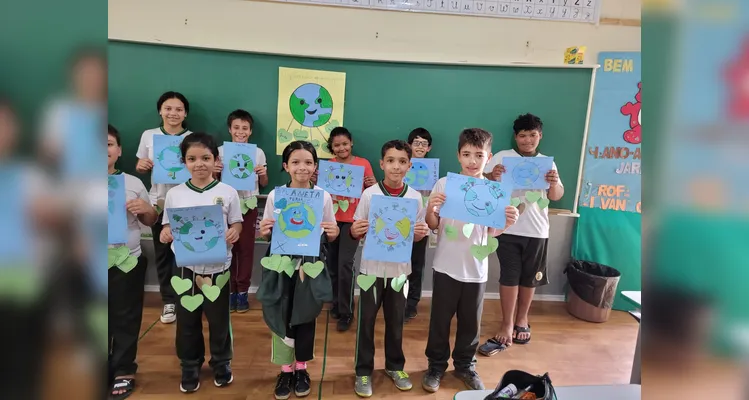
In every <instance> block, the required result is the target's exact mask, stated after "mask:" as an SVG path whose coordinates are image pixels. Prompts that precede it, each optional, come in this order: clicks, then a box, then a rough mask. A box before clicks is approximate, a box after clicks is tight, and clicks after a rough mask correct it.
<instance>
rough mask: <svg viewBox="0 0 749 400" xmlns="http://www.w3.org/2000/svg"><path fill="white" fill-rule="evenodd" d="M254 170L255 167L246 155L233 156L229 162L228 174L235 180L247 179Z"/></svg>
mask: <svg viewBox="0 0 749 400" xmlns="http://www.w3.org/2000/svg"><path fill="white" fill-rule="evenodd" d="M254 170H255V166H254V165H253V164H252V158H250V156H248V155H247V154H235V155H234V156H233V157H232V158H231V160H229V172H230V173H231V174H232V175H233V176H234V177H235V178H239V179H244V178H247V177H248V176H250V174H251V173H252V172H253V171H254Z"/></svg>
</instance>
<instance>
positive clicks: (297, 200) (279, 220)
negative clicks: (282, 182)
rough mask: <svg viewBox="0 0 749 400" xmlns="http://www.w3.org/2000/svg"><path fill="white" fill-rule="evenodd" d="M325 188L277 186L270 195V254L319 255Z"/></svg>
mask: <svg viewBox="0 0 749 400" xmlns="http://www.w3.org/2000/svg"><path fill="white" fill-rule="evenodd" d="M324 194H325V191H323V190H319V189H295V188H288V187H284V186H281V187H277V188H276V189H275V194H274V199H273V200H274V204H273V207H274V210H273V214H274V216H273V218H274V219H275V220H276V224H275V225H274V226H273V235H272V239H271V244H270V253H271V254H283V255H288V256H292V255H293V256H311V257H318V256H320V233H321V232H322V227H321V226H320V223H321V222H322V216H323V204H324Z"/></svg>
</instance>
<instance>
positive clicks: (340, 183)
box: [327, 168, 353, 192]
mask: <svg viewBox="0 0 749 400" xmlns="http://www.w3.org/2000/svg"><path fill="white" fill-rule="evenodd" d="M327 181H328V186H330V187H331V188H333V189H334V190H337V191H339V192H346V191H348V190H349V189H350V188H351V183H352V181H353V178H351V170H348V171H346V170H344V169H343V168H341V169H340V170H337V171H336V170H335V169H332V168H331V169H330V172H328V176H327Z"/></svg>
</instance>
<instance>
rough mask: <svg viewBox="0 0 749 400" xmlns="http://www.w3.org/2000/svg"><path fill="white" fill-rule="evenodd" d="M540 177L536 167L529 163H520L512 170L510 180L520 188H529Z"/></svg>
mask: <svg viewBox="0 0 749 400" xmlns="http://www.w3.org/2000/svg"><path fill="white" fill-rule="evenodd" d="M540 175H541V171H540V170H539V169H538V166H537V165H536V164H534V163H532V162H530V161H522V162H521V163H519V164H518V165H516V166H515V169H513V170H512V179H513V180H514V181H515V182H517V183H518V184H519V185H522V186H530V185H531V184H533V182H535V181H536V180H537V179H538V177H539V176H540Z"/></svg>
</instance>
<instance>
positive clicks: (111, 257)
mask: <svg viewBox="0 0 749 400" xmlns="http://www.w3.org/2000/svg"><path fill="white" fill-rule="evenodd" d="M112 250H114V249H109V250H108V251H107V265H108V267H107V269H111V268H112V267H114V264H115V262H116V261H117V253H115V252H114V251H112Z"/></svg>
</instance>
